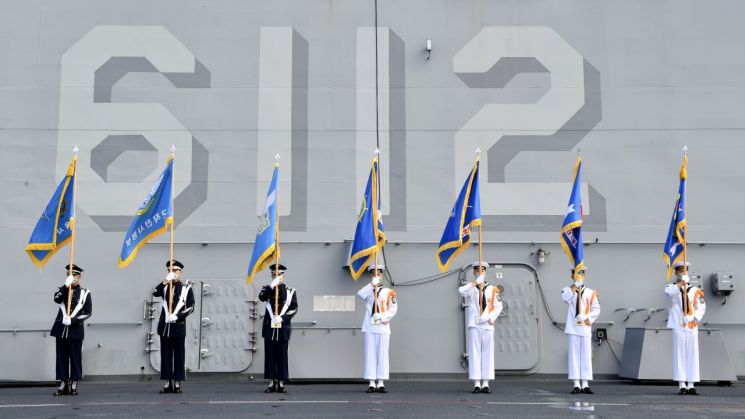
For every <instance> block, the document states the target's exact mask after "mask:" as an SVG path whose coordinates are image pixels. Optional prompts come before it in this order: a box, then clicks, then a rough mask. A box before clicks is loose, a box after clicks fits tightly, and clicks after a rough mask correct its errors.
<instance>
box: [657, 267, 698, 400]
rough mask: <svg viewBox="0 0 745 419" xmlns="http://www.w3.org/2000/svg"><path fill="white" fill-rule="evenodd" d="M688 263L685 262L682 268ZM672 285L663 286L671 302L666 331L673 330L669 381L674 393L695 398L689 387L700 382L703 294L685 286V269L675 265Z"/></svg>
mask: <svg viewBox="0 0 745 419" xmlns="http://www.w3.org/2000/svg"><path fill="white" fill-rule="evenodd" d="M687 266H690V263H687V262H686V267H687ZM674 267H675V276H676V278H677V281H676V282H675V283H674V284H667V286H666V287H665V294H667V296H668V298H670V301H671V303H672V305H671V307H670V310H669V314H668V317H667V328H668V329H672V331H673V380H674V381H677V382H678V386H679V389H678V394H690V395H694V396H698V391H697V390H696V388H695V387H694V386H693V385H694V383H696V382H698V381H700V376H699V368H698V324H699V323H700V322H701V319H703V318H704V313H706V303H705V302H704V292H703V291H702V290H701V288H699V287H696V286H691V285H689V284H688V274H687V269H685V268H684V267H683V262H676V263H675V265H674Z"/></svg>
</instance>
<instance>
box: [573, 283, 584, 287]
mask: <svg viewBox="0 0 745 419" xmlns="http://www.w3.org/2000/svg"><path fill="white" fill-rule="evenodd" d="M582 285H583V284H582V281H574V286H575V287H577V288H581V287H582Z"/></svg>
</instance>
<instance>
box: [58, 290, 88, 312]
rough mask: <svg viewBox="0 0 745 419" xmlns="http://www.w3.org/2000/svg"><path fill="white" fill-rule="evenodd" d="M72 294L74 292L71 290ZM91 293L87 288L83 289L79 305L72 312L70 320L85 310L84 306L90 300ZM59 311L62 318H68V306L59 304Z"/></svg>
mask: <svg viewBox="0 0 745 419" xmlns="http://www.w3.org/2000/svg"><path fill="white" fill-rule="evenodd" d="M70 292H72V290H70ZM90 293H91V292H90V291H89V290H87V289H85V288H83V290H82V291H80V298H78V304H77V305H76V306H75V308H74V309H73V310H72V311H71V312H70V318H71V319H72V318H73V317H75V316H77V315H78V313H79V312H80V310H82V309H83V305H84V304H85V300H86V299H87V298H88V294H90ZM59 309H60V311H61V312H62V317H66V316H67V306H65V303H60V304H59Z"/></svg>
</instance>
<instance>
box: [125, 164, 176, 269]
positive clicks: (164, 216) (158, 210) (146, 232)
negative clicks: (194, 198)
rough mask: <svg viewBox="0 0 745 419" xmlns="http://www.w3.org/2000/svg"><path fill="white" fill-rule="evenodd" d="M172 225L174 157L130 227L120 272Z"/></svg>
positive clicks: (148, 194)
mask: <svg viewBox="0 0 745 419" xmlns="http://www.w3.org/2000/svg"><path fill="white" fill-rule="evenodd" d="M171 224H173V155H171V156H170V157H169V158H168V161H167V162H166V168H165V170H163V173H161V174H160V176H159V177H158V179H157V180H156V181H155V184H153V186H152V187H151V188H150V191H149V192H148V193H147V196H146V197H145V199H144V200H143V201H142V204H140V206H139V207H138V208H137V212H136V213H135V216H134V218H133V219H132V222H131V223H130V224H129V229H128V230H127V234H126V235H125V236H124V243H123V244H122V253H121V254H120V255H119V268H124V267H125V266H127V265H129V264H130V262H132V261H133V260H134V258H135V256H137V252H138V251H139V250H140V248H141V247H142V246H144V245H145V244H146V243H147V242H148V241H149V240H150V239H152V238H153V237H155V236H157V235H158V234H161V233H163V232H165V231H166V230H167V229H168V226H169V225H171Z"/></svg>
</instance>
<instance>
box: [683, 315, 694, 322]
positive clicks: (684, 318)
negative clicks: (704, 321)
mask: <svg viewBox="0 0 745 419" xmlns="http://www.w3.org/2000/svg"><path fill="white" fill-rule="evenodd" d="M694 320H695V318H694V317H693V316H684V317H683V321H684V322H686V323H690V322H692V321H694Z"/></svg>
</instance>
